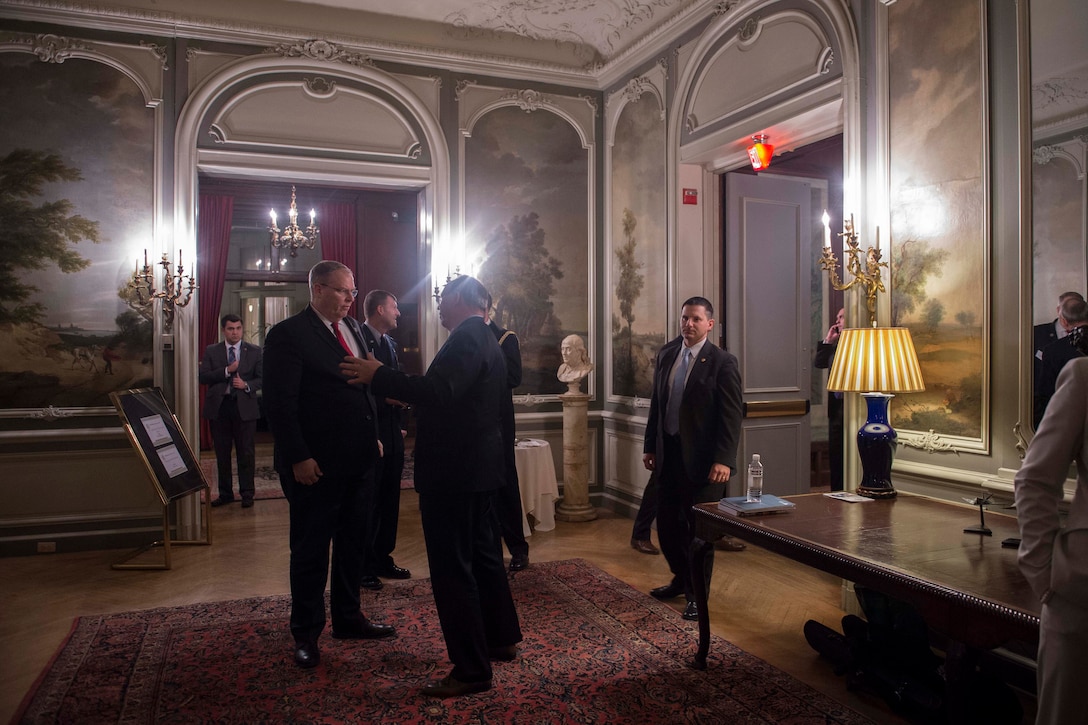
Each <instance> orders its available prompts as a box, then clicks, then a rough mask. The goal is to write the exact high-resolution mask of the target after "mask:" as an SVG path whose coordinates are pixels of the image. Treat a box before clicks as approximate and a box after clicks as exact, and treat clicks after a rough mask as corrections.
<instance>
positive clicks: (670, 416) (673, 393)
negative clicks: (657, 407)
mask: <svg viewBox="0 0 1088 725" xmlns="http://www.w3.org/2000/svg"><path fill="white" fill-rule="evenodd" d="M690 362H691V350H684V355H683V357H681V358H680V364H679V365H677V366H676V375H675V376H674V377H673V379H672V389H671V390H670V391H669V400H668V402H667V403H666V404H665V432H666V433H668V434H669V435H673V436H674V435H676V434H677V433H679V432H680V401H681V400H682V399H683V398H684V384H685V383H687V378H688V364H689V363H690Z"/></svg>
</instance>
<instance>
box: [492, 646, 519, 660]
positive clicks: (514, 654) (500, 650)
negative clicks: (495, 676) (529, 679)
mask: <svg viewBox="0 0 1088 725" xmlns="http://www.w3.org/2000/svg"><path fill="white" fill-rule="evenodd" d="M487 657H488V659H492V660H497V661H499V662H513V661H514V660H516V659H517V658H518V646H517V645H516V644H511V645H507V646H505V647H492V648H490V649H489V650H488V651H487Z"/></svg>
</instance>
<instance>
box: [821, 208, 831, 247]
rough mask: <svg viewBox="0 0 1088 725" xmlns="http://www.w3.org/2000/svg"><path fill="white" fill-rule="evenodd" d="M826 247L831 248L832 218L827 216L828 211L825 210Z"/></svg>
mask: <svg viewBox="0 0 1088 725" xmlns="http://www.w3.org/2000/svg"><path fill="white" fill-rule="evenodd" d="M823 220H824V246H825V247H828V248H830V247H831V217H830V216H828V215H827V209H824V216H823Z"/></svg>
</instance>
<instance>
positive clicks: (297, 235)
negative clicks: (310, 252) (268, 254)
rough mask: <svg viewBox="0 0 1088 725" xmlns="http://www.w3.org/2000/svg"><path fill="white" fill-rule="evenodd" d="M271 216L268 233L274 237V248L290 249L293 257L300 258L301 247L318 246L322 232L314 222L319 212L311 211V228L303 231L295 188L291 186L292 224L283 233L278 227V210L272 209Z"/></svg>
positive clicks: (288, 215) (288, 212) (288, 216)
mask: <svg viewBox="0 0 1088 725" xmlns="http://www.w3.org/2000/svg"><path fill="white" fill-rule="evenodd" d="M269 214H270V215H271V217H272V226H270V227H268V233H269V234H270V235H271V237H272V246H273V247H276V248H277V249H280V248H283V249H290V250H291V256H292V257H297V256H298V249H299V247H306V249H313V248H314V245H315V244H317V237H318V234H320V233H321V230H320V229H318V228H317V227H316V226H314V221H315V220H316V217H317V212H315V211H314V210H313V209H311V210H310V226H308V227H306V228H305V229H302V228H301V227H299V225H298V206H297V205H296V204H295V187H294V185H292V186H291V208H290V209H289V210H288V211H287V218H288V219H289V220H290V222H291V223H290V224H288V225H287V226H286V227H284V228H283V230H282V231H281V230H280V228H279V227H277V226H276V210H275V209H272V210H271V211H270V212H269Z"/></svg>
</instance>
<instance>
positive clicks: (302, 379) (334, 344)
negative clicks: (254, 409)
mask: <svg viewBox="0 0 1088 725" xmlns="http://www.w3.org/2000/svg"><path fill="white" fill-rule="evenodd" d="M309 282H310V305H309V306H308V307H307V308H306V309H304V310H303V311H302V312H299V313H298V314H296V315H294V316H292V317H289V318H287V319H286V320H284V321H283V322H280V323H279V324H277V325H276V326H275V327H273V328H272V329H271V330H269V331H268V336H267V337H266V339H265V348H264V354H265V370H264V372H265V388H264V397H265V414H266V416H267V418H268V424H269V427H270V428H271V430H272V436H273V438H274V439H275V444H276V445H275V465H276V471H277V473H279V476H280V485H281V486H282V487H283V493H284V495H285V496H286V497H287V501H288V504H289V505H290V522H291V634H292V635H293V636H294V638H295V663H296V664H297V665H298V666H299V667H303V668H309V667H315V666H317V665H318V664H319V663H320V661H321V653H320V650H319V649H318V646H317V640H318V637H319V636H320V635H321V632H322V630H323V629H324V628H325V584H326V581H327V580H328V578H329V545H330V543H331V544H332V574H331V577H332V579H331V586H330V599H331V607H330V610H331V616H332V636H333V637H334V638H336V639H375V638H378V637H388V636H390V635H392V634H393V633H394V629H393V627H391V626H389V625H386V624H375V623H373V622H370V621H368V620H367V618H366V617H365V616H364V615H363V613H362V612H361V611H360V610H359V580H360V578H361V576H362V566H363V561H362V558H363V551H364V547H365V545H366V540H367V538H366V523H367V519H368V516H369V507H370V506H371V504H372V501H373V495H374V467H375V464H376V463H377V460H378V456H379V443H378V430H377V423H376V416H377V414H376V411H375V407H374V399H373V397H371V394H370V391H369V389H368V388H367V386H365V385H348V383H347V380H346V379H345V378H344V376H343V375H342V374H341V372H340V363H341V362H342V361H343V360H344V359H345V358H347V357H349V356H358V355H360V354H365V351H366V347H365V344H364V343H363V337H362V332H361V331H360V329H359V323H358V322H356V321H355V320H354V319H353V318H351V317H348V311H349V310H350V309H351V306H352V303H353V302H354V300H355V297H356V295H358V293H359V292H358V290H357V289H355V278H354V276H353V275H352V273H351V270H349V269H348V268H347V267H345V266H344V265H343V264H341V263H339V262H331V261H322V262H318V263H317V264H316V265H314V267H313V268H312V269H311V270H310V280H309Z"/></svg>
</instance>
